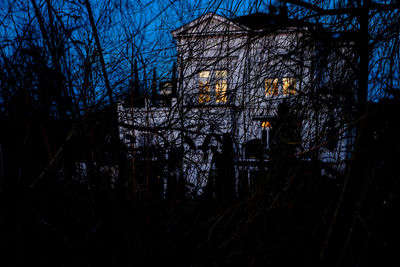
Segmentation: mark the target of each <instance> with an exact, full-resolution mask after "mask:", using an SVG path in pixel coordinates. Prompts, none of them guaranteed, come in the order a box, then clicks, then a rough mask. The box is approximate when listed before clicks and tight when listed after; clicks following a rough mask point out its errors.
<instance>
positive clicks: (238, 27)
mask: <svg viewBox="0 0 400 267" xmlns="http://www.w3.org/2000/svg"><path fill="white" fill-rule="evenodd" d="M211 20H213V21H214V22H215V23H216V24H217V25H218V24H219V25H221V26H222V25H226V26H227V27H229V28H230V29H231V34H232V33H233V32H237V33H240V32H248V31H257V32H258V31H264V30H267V31H268V30H279V29H284V28H287V27H305V26H311V24H309V23H305V22H303V21H300V20H297V19H289V18H288V15H287V10H286V9H281V10H280V12H279V13H263V12H257V13H253V14H250V15H245V16H240V17H236V18H233V19H228V18H226V17H223V16H221V15H218V14H215V13H212V12H209V13H207V14H205V15H203V16H201V17H199V18H197V19H195V20H193V21H191V22H189V23H187V24H185V25H183V26H181V27H180V28H178V29H176V30H174V31H172V32H171V33H172V35H173V37H174V38H176V37H177V36H179V35H181V36H184V35H187V34H191V35H193V34H194V32H197V30H198V29H200V28H198V27H200V25H202V24H203V23H209V22H210V21H211ZM314 26H315V25H314ZM196 28H197V30H196ZM192 30H194V32H190V31H192ZM208 34H210V32H202V35H208Z"/></svg>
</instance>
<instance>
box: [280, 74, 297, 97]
mask: <svg viewBox="0 0 400 267" xmlns="http://www.w3.org/2000/svg"><path fill="white" fill-rule="evenodd" d="M282 81H283V94H284V95H289V94H290V95H295V94H296V79H295V78H283V79H282Z"/></svg>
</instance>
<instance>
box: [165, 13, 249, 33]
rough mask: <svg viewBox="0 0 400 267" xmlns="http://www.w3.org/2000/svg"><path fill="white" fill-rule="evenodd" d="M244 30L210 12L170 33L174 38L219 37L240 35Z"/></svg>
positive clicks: (242, 27) (243, 27)
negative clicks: (221, 35)
mask: <svg viewBox="0 0 400 267" xmlns="http://www.w3.org/2000/svg"><path fill="white" fill-rule="evenodd" d="M246 30H248V29H247V28H246V27H245V26H241V25H239V24H237V23H235V22H233V21H231V20H229V19H227V18H224V17H222V16H220V15H217V14H215V13H212V12H210V13H207V14H205V15H203V16H201V17H200V18H198V19H196V20H194V21H192V22H189V23H188V24H186V25H184V26H182V27H180V28H178V29H176V30H174V31H172V32H171V33H172V36H173V37H174V38H177V37H185V36H196V35H197V36H198V35H202V36H207V35H220V34H223V33H226V32H229V33H242V32H244V31H246Z"/></svg>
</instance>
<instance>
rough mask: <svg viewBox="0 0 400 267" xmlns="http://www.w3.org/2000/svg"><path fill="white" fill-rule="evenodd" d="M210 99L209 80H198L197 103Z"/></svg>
mask: <svg viewBox="0 0 400 267" xmlns="http://www.w3.org/2000/svg"><path fill="white" fill-rule="evenodd" d="M208 101H210V82H208V81H207V82H201V81H200V82H199V103H204V102H208Z"/></svg>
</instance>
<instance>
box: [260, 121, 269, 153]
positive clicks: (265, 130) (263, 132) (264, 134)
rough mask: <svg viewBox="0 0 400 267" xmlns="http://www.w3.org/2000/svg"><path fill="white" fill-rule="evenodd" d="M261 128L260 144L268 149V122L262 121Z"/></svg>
mask: <svg viewBox="0 0 400 267" xmlns="http://www.w3.org/2000/svg"><path fill="white" fill-rule="evenodd" d="M261 128H262V130H261V142H262V144H263V145H264V146H265V147H267V148H269V130H270V129H271V123H270V122H269V121H262V122H261Z"/></svg>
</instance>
